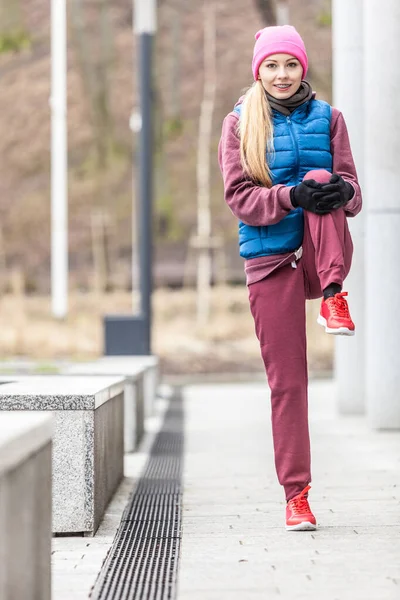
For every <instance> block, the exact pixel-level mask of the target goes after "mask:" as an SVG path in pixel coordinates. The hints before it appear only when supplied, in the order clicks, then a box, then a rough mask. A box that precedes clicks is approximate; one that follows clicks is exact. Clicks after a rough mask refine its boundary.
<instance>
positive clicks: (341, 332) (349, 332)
mask: <svg viewBox="0 0 400 600" xmlns="http://www.w3.org/2000/svg"><path fill="white" fill-rule="evenodd" d="M317 323H318V325H322V327H324V328H325V332H326V333H330V334H331V335H355V333H356V332H355V331H354V329H353V330H351V329H348V328H347V327H339V328H338V329H332V328H331V327H327V326H326V319H325V318H324V317H323V316H321V315H318V319H317Z"/></svg>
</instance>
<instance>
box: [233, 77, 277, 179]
mask: <svg viewBox="0 0 400 600" xmlns="http://www.w3.org/2000/svg"><path fill="white" fill-rule="evenodd" d="M239 134H240V158H241V162H242V167H243V169H244V171H245V173H246V174H247V175H248V176H249V177H250V178H251V179H252V180H253V181H255V182H256V183H259V184H261V185H264V186H266V187H268V188H270V187H272V178H271V171H270V168H269V166H268V163H267V159H266V152H267V151H268V152H272V151H273V123H272V117H271V108H270V105H269V102H268V100H267V99H266V97H265V92H264V88H263V85H262V83H261V81H260V80H259V79H258V80H257V81H256V82H255V83H253V85H252V86H251V87H250V88H249V89H248V90H247V92H246V94H245V97H244V99H243V104H242V112H241V115H240V120H239Z"/></svg>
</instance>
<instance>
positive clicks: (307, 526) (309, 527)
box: [286, 521, 317, 531]
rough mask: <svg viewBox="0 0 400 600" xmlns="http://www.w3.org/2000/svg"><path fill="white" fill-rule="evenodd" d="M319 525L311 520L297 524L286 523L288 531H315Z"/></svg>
mask: <svg viewBox="0 0 400 600" xmlns="http://www.w3.org/2000/svg"><path fill="white" fill-rule="evenodd" d="M316 529H317V526H316V525H314V523H310V521H303V522H302V523H298V524H297V525H286V531H315V530H316Z"/></svg>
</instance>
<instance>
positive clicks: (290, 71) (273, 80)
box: [258, 54, 303, 100]
mask: <svg viewBox="0 0 400 600" xmlns="http://www.w3.org/2000/svg"><path fill="white" fill-rule="evenodd" d="M302 76H303V67H302V66H301V64H300V62H299V61H298V59H297V58H295V57H294V56H291V55H290V54H271V56H268V57H267V58H266V59H265V60H264V61H263V62H262V63H261V65H260V68H259V71H258V78H259V79H261V83H262V84H263V87H264V89H265V91H266V92H268V94H270V95H271V96H273V97H274V98H278V99H279V100H284V99H286V98H290V97H291V96H293V94H295V93H296V92H297V90H298V89H299V87H300V84H301V79H302Z"/></svg>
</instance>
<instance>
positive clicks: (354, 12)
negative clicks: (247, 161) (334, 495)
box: [332, 0, 365, 414]
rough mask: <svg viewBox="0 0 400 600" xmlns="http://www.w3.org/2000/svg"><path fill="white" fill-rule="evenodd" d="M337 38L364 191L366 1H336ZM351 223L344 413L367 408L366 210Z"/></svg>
mask: <svg viewBox="0 0 400 600" xmlns="http://www.w3.org/2000/svg"><path fill="white" fill-rule="evenodd" d="M332 42H333V44H332V45H333V57H332V58H333V103H334V105H335V106H336V107H337V108H338V109H339V110H341V111H342V112H343V115H344V118H345V119H346V124H347V128H348V131H349V136H350V140H351V148H352V152H353V156H354V161H355V164H356V168H357V173H358V178H359V181H360V183H361V186H362V189H363V190H364V186H363V179H364V115H363V104H364V97H365V92H364V77H363V0H352V2H346V1H343V0H334V1H333V3H332ZM350 90H351V91H350ZM348 223H349V228H350V232H351V236H352V238H353V243H354V255H353V263H352V267H351V271H350V274H349V277H348V278H347V279H346V281H345V284H344V289H345V290H347V291H348V292H349V306H350V310H351V315H352V317H353V319H354V322H355V325H356V335H355V337H354V338H348V337H346V338H345V337H343V338H342V337H341V336H338V339H336V343H335V378H336V384H337V406H338V411H339V413H341V414H362V413H364V412H365V274H364V229H365V217H364V211H362V212H361V213H360V214H359V215H357V216H356V217H355V218H354V219H348ZM339 338H341V339H339Z"/></svg>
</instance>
